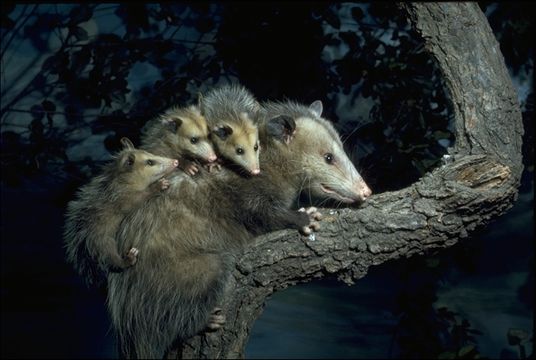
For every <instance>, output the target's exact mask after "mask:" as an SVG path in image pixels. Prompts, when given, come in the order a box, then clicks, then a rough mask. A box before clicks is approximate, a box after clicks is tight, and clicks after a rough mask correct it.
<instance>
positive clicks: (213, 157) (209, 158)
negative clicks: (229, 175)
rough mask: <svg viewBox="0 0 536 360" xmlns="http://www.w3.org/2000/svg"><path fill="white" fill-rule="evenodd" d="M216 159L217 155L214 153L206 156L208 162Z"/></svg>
mask: <svg viewBox="0 0 536 360" xmlns="http://www.w3.org/2000/svg"><path fill="white" fill-rule="evenodd" d="M217 159H218V157H217V156H216V154H210V155H209V156H207V161H208V162H213V161H216V160H217Z"/></svg>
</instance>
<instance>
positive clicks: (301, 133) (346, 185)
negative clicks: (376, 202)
mask: <svg viewBox="0 0 536 360" xmlns="http://www.w3.org/2000/svg"><path fill="white" fill-rule="evenodd" d="M268 114H269V115H268V116H269V117H268V120H267V122H266V132H267V134H268V136H269V137H270V138H271V139H274V140H272V141H273V144H274V145H275V146H276V147H277V149H278V151H279V153H280V155H279V161H286V162H287V164H288V165H287V166H288V168H289V174H294V175H296V176H297V177H298V178H299V179H298V180H299V181H300V182H301V186H302V192H305V193H307V194H311V195H314V196H315V197H319V198H323V199H326V198H329V199H333V200H336V201H340V202H344V203H354V202H363V201H364V200H365V199H367V198H368V197H369V196H370V195H371V193H372V192H371V190H370V189H369V187H368V186H367V184H366V183H365V181H364V180H363V178H362V177H361V175H360V174H359V172H358V171H357V169H356V168H355V166H354V165H353V164H352V162H351V160H350V159H349V158H348V156H347V155H346V153H345V151H344V149H343V144H342V142H341V140H340V138H339V134H338V133H337V131H336V130H335V128H334V127H333V125H331V123H330V122H328V121H327V120H325V119H324V118H322V117H321V114H322V103H321V102H320V101H318V100H317V101H315V102H313V103H312V104H311V105H310V106H309V107H306V106H303V105H299V104H296V103H291V102H289V103H278V104H271V105H270V104H269V105H268ZM278 114H280V115H278ZM289 176H292V175H289Z"/></svg>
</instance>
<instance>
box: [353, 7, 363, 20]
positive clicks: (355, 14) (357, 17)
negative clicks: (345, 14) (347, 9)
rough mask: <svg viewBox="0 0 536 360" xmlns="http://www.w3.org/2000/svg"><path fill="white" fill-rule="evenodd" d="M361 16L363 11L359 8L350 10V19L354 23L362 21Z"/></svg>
mask: <svg viewBox="0 0 536 360" xmlns="http://www.w3.org/2000/svg"><path fill="white" fill-rule="evenodd" d="M363 15H364V14H363V10H362V9H361V8H360V7H359V6H356V7H353V8H352V18H353V19H354V20H355V21H356V22H359V21H360V20H361V19H363Z"/></svg>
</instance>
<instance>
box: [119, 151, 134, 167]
mask: <svg viewBox="0 0 536 360" xmlns="http://www.w3.org/2000/svg"><path fill="white" fill-rule="evenodd" d="M135 161H136V155H134V153H132V152H129V153H128V154H125V156H124V157H123V159H122V162H123V164H122V165H123V167H124V168H125V169H129V168H131V167H132V165H134V162H135Z"/></svg>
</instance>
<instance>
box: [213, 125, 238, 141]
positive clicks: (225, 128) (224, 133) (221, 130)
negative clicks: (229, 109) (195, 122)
mask: <svg viewBox="0 0 536 360" xmlns="http://www.w3.org/2000/svg"><path fill="white" fill-rule="evenodd" d="M212 133H213V134H215V135H217V136H218V137H219V138H220V139H222V140H225V139H227V138H228V137H229V135H231V134H232V133H233V129H232V128H231V127H230V126H229V125H220V126H218V127H216V128H214V129H212Z"/></svg>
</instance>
